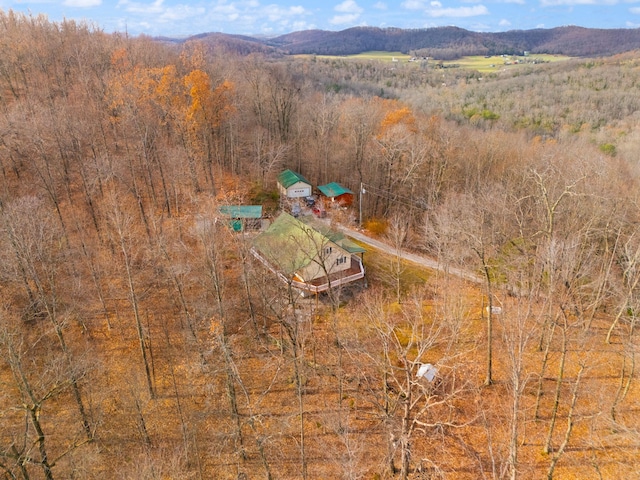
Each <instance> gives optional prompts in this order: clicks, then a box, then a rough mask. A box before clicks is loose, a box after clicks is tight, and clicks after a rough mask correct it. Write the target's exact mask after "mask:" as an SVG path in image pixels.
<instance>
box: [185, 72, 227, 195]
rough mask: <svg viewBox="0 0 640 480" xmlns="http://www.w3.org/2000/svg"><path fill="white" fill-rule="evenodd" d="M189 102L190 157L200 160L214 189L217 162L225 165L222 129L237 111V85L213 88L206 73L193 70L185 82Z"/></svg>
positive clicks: (187, 125)
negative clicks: (235, 90) (214, 171)
mask: <svg viewBox="0 0 640 480" xmlns="http://www.w3.org/2000/svg"><path fill="white" fill-rule="evenodd" d="M183 83H184V86H185V88H186V89H187V90H188V96H189V103H188V105H187V108H186V110H185V115H184V118H185V124H186V132H187V135H186V137H187V144H188V149H189V151H190V155H191V156H192V157H194V158H197V159H199V160H200V163H201V165H202V168H203V169H204V172H205V178H206V179H207V181H208V182H209V184H210V185H211V186H212V187H213V170H212V167H213V163H214V160H217V161H218V163H221V156H222V155H221V150H222V149H221V145H222V143H223V141H224V137H223V135H222V128H223V126H224V123H225V121H226V120H227V119H228V118H229V116H230V115H231V114H232V113H233V112H234V111H235V108H234V107H233V103H232V98H233V93H234V85H233V83H232V82H229V81H224V82H222V83H221V84H220V85H218V86H217V87H216V88H212V85H211V79H210V78H209V75H208V74H207V73H206V72H203V71H202V70H193V71H191V72H190V73H189V74H188V75H186V76H185V77H184V79H183Z"/></svg>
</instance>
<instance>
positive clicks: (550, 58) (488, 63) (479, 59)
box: [301, 51, 572, 73]
mask: <svg viewBox="0 0 640 480" xmlns="http://www.w3.org/2000/svg"><path fill="white" fill-rule="evenodd" d="M301 56H302V57H309V56H310V55H301ZM316 58H327V59H331V58H341V59H351V60H377V61H380V62H384V63H387V62H388V63H409V62H410V60H411V55H407V54H404V53H401V52H382V51H371V52H363V53H359V54H357V55H339V56H336V55H317V56H316ZM571 58H572V57H568V56H566V55H547V54H539V55H538V54H535V55H527V56H526V57H525V56H515V55H514V56H511V55H506V56H501V55H492V56H489V57H485V56H482V55H474V56H469V57H462V58H459V59H457V60H450V61H440V60H429V62H428V64H429V65H433V66H436V65H437V66H438V67H446V68H465V69H469V70H477V71H479V72H483V73H490V72H500V71H504V70H508V69H513V68H521V67H523V66H525V65H529V66H532V65H538V64H545V63H552V62H561V61H565V60H569V59H571ZM420 63H421V62H415V65H419V64H420Z"/></svg>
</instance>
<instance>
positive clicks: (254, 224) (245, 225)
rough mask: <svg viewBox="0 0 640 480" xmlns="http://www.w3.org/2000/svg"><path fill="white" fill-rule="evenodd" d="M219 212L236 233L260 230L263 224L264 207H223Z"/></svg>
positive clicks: (219, 208)
mask: <svg viewBox="0 0 640 480" xmlns="http://www.w3.org/2000/svg"><path fill="white" fill-rule="evenodd" d="M218 212H220V215H222V216H223V217H225V218H227V219H228V222H229V227H230V228H232V229H233V230H234V231H236V232H241V231H243V230H258V229H259V228H260V226H261V224H262V205H221V206H220V207H218Z"/></svg>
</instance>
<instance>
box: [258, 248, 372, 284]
mask: <svg viewBox="0 0 640 480" xmlns="http://www.w3.org/2000/svg"><path fill="white" fill-rule="evenodd" d="M251 254H252V255H253V256H254V257H255V258H257V259H258V260H259V261H260V263H262V264H263V265H264V266H265V267H267V268H268V269H269V270H270V271H271V272H273V273H274V274H275V275H276V276H277V277H278V278H279V279H280V280H282V281H283V282H284V283H286V284H289V283H291V285H292V286H293V287H294V288H296V289H298V290H301V291H302V292H308V293H313V294H317V293H321V292H326V291H327V290H329V289H330V288H336V287H339V286H341V285H346V284H348V283H351V282H355V281H356V280H360V279H362V278H364V275H365V270H364V265H363V264H362V260H361V259H360V257H358V256H356V255H351V267H350V268H349V269H347V270H342V271H340V272H336V273H331V274H329V275H328V276H325V277H320V278H316V279H314V280H312V281H309V282H303V281H298V280H295V279H290V278H287V277H286V276H285V275H284V274H283V273H282V272H280V271H278V269H276V268H275V267H274V266H273V265H271V264H270V263H269V262H268V261H267V259H266V258H264V257H263V256H262V255H260V252H258V251H257V250H256V249H254V248H252V249H251Z"/></svg>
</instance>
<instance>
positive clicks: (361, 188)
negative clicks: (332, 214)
mask: <svg viewBox="0 0 640 480" xmlns="http://www.w3.org/2000/svg"><path fill="white" fill-rule="evenodd" d="M363 193H367V192H366V191H365V189H364V183H362V182H360V190H359V191H358V209H359V213H360V215H359V224H360V227H362V194H363Z"/></svg>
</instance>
